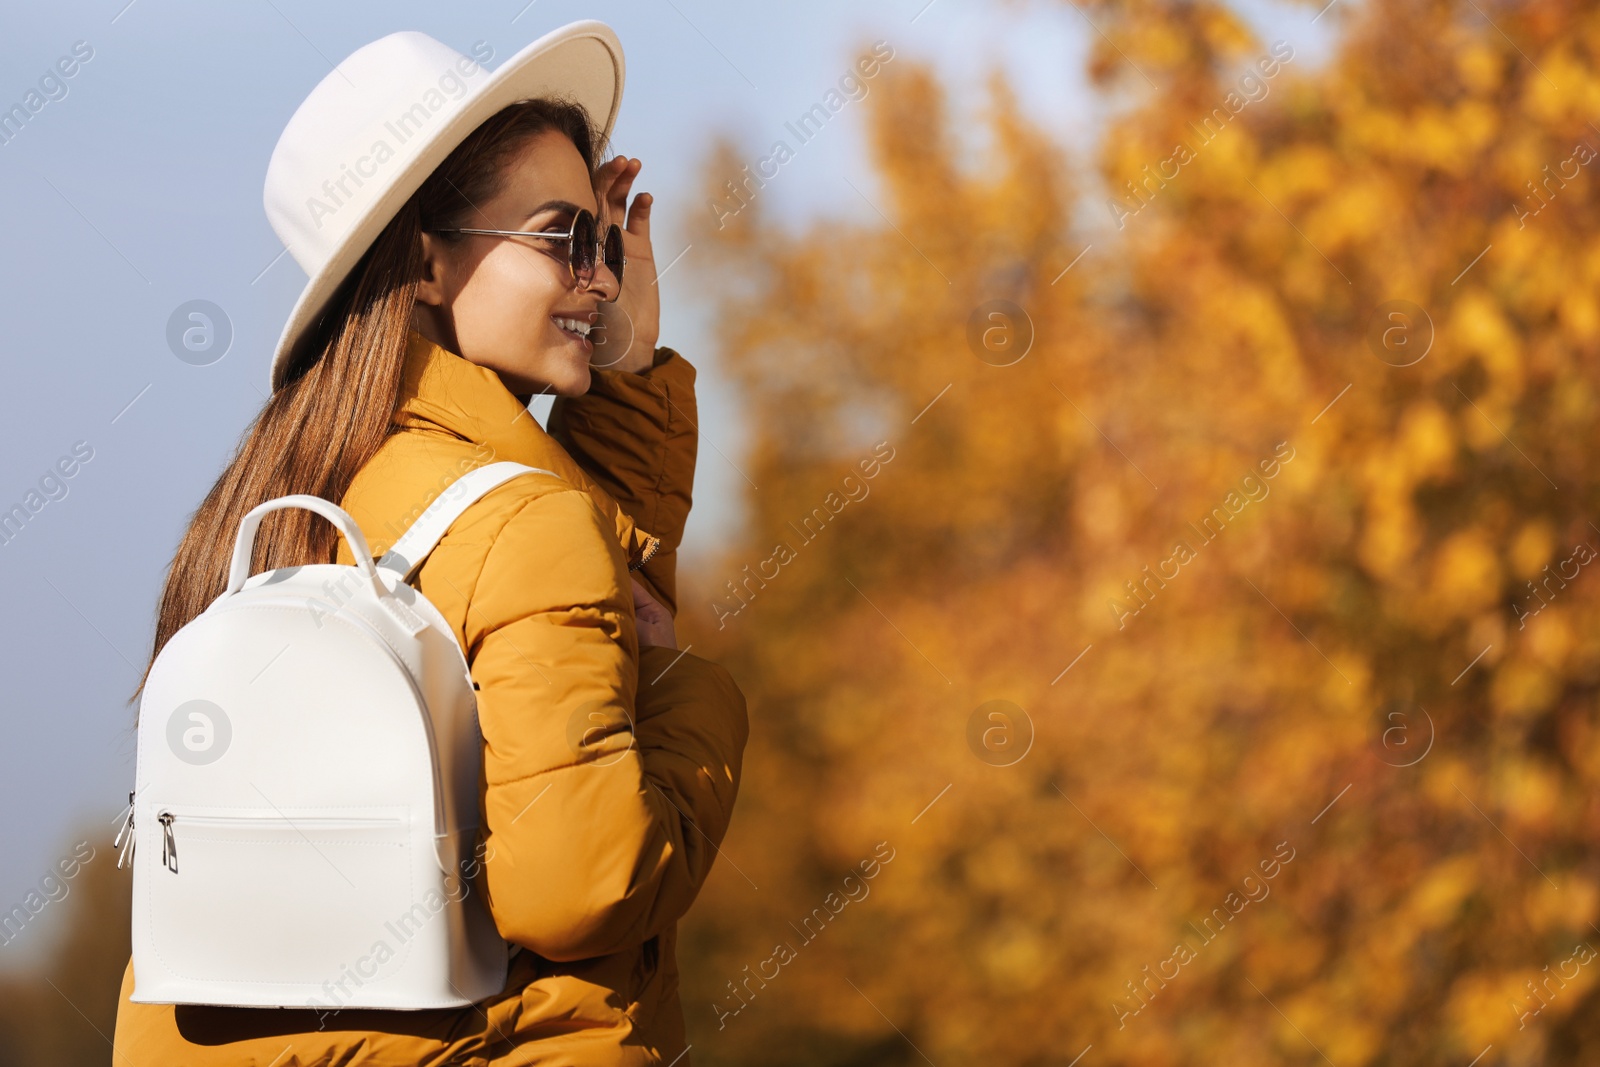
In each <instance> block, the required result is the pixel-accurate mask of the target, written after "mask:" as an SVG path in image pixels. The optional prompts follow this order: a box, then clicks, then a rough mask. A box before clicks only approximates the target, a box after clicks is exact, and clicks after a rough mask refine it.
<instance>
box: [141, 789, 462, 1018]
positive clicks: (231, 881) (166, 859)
mask: <svg viewBox="0 0 1600 1067" xmlns="http://www.w3.org/2000/svg"><path fill="white" fill-rule="evenodd" d="M155 822H156V825H155V826H154V827H153V828H152V829H153V830H154V832H155V834H156V836H158V837H159V838H160V840H158V841H152V842H149V846H150V848H151V852H152V853H153V855H151V856H150V858H149V860H148V861H147V864H148V865H147V866H146V867H145V870H147V871H149V872H150V873H149V875H148V878H149V879H150V886H149V888H150V893H149V896H148V901H149V904H150V907H149V909H148V911H147V912H146V915H147V917H148V921H149V923H150V929H149V935H150V942H151V945H152V946H153V947H154V949H155V951H156V953H157V954H158V955H159V956H160V957H161V960H162V962H163V963H164V964H165V965H166V966H167V967H168V968H169V969H170V970H171V971H172V973H173V974H175V975H178V976H180V977H183V978H186V979H189V980H191V981H214V982H226V983H229V984H238V983H257V984H262V985H281V986H285V987H287V986H299V987H301V988H302V990H325V992H324V993H318V994H315V995H316V996H319V997H322V998H323V1001H324V1002H328V1001H327V997H330V996H331V997H334V998H336V999H338V998H340V993H339V991H340V990H343V991H344V993H343V998H342V999H344V1000H348V999H350V998H351V996H353V995H354V993H355V990H356V989H358V988H359V987H360V986H361V985H363V984H365V983H367V982H371V981H376V980H380V979H382V978H383V977H385V976H386V975H388V974H390V973H391V972H393V971H394V970H395V969H396V968H397V967H398V966H399V965H400V963H401V962H402V961H403V960H404V958H405V955H406V952H407V951H408V947H409V946H408V943H409V941H410V938H411V936H412V935H413V934H414V933H415V928H416V925H417V922H418V917H417V915H416V914H414V912H415V910H416V908H415V907H414V905H416V900H415V897H416V895H417V894H416V892H415V891H414V888H413V878H412V862H411V861H412V849H411V828H410V824H409V822H408V820H407V819H406V818H404V817H403V816H401V815H399V814H394V815H370V814H361V815H344V814H326V813H318V814H301V813H297V812H282V811H278V810H274V809H270V808H269V809H230V810H228V811H227V812H226V813H223V812H220V811H217V810H215V809H211V810H205V811H201V810H188V809H183V808H170V807H168V808H162V809H160V810H159V811H157V813H156V819H155ZM416 906H417V907H421V905H416ZM431 917H432V911H431V910H430V909H427V908H423V915H422V918H423V919H426V918H431ZM408 918H409V919H410V920H411V921H410V922H407V921H406V920H407V919H408ZM307 995H308V996H310V995H312V994H309V993H308V994H307Z"/></svg>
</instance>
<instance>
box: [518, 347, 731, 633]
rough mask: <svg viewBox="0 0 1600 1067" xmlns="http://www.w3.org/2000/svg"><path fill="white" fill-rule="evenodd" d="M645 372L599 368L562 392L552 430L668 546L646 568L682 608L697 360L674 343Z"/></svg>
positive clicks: (669, 605) (673, 607)
mask: <svg viewBox="0 0 1600 1067" xmlns="http://www.w3.org/2000/svg"><path fill="white" fill-rule="evenodd" d="M654 359H655V362H654V363H653V364H652V365H651V366H650V368H649V369H648V370H646V371H644V372H643V373H640V374H634V373H632V372H630V371H616V370H595V371H592V372H591V373H590V385H589V391H588V392H587V393H585V394H584V395H583V396H578V397H557V398H556V401H555V403H554V405H552V407H551V409H550V419H549V424H550V435H551V436H552V437H554V438H555V439H556V440H557V441H558V442H559V443H560V444H561V446H562V447H563V448H565V449H566V450H567V452H568V454H570V455H571V456H572V458H573V459H574V460H576V461H577V463H578V465H579V466H581V467H582V468H583V469H584V471H585V472H586V473H587V474H588V475H589V476H590V477H592V478H593V479H594V480H595V481H596V482H598V483H599V484H600V486H601V487H602V488H603V489H605V490H606V492H608V493H610V494H611V496H612V498H613V499H614V500H616V502H617V503H618V504H619V505H620V506H621V508H622V510H623V511H624V512H626V513H627V514H628V515H629V516H631V517H632V519H633V521H634V522H636V523H638V524H639V526H640V527H641V528H642V529H644V530H646V531H648V532H650V533H652V534H654V535H655V536H656V537H658V538H660V539H661V546H660V548H658V549H657V550H656V552H655V554H654V555H653V556H651V557H650V559H648V560H647V561H645V564H644V566H643V567H641V568H640V569H639V577H641V578H642V579H644V581H645V583H646V584H647V585H648V586H649V587H650V589H651V591H652V592H653V593H654V594H655V596H656V599H657V600H659V601H661V603H662V605H663V606H664V607H665V608H666V609H667V610H668V611H670V612H672V613H673V614H674V615H676V614H677V612H678V587H677V561H678V545H679V544H681V543H682V541H683V526H684V522H685V521H686V520H687V519H688V517H689V505H690V502H691V494H692V490H693V488H694V465H695V455H696V450H697V444H698V441H699V436H700V435H699V430H698V426H699V420H700V415H699V412H698V411H697V410H696V408H695V395H694V379H695V369H694V366H693V365H692V364H690V362H689V361H688V360H686V359H684V358H683V356H681V355H679V354H678V353H677V352H676V351H674V350H673V349H670V348H666V347H658V348H657V349H656V350H655V356H654Z"/></svg>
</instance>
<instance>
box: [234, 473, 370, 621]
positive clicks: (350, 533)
mask: <svg viewBox="0 0 1600 1067" xmlns="http://www.w3.org/2000/svg"><path fill="white" fill-rule="evenodd" d="M281 508H305V509H306V510H307V511H314V512H316V513H317V514H318V515H321V516H322V517H323V518H325V519H327V520H328V521H329V522H331V523H333V524H334V526H336V527H338V529H339V532H340V533H341V534H343V535H344V539H345V541H346V542H348V543H349V545H350V551H351V553H352V554H354V556H355V558H356V567H357V568H359V569H360V571H361V573H362V575H363V576H364V577H365V578H366V579H367V580H368V581H370V582H371V583H372V589H373V592H375V593H377V594H378V596H380V597H384V596H387V594H388V592H389V591H388V589H386V588H385V587H384V585H383V582H382V580H381V579H380V578H379V577H378V568H377V565H376V564H375V563H373V561H372V552H371V550H370V549H368V548H367V538H366V536H365V535H364V534H362V532H361V527H360V526H358V525H356V520H355V519H353V518H351V517H350V513H349V512H347V511H345V510H344V509H343V508H341V507H340V506H339V505H337V504H334V503H331V502H330V501H327V500H324V499H322V498H321V497H320V496H313V495H311V494H310V493H291V494H289V495H288V496H280V497H278V498H276V499H274V500H268V501H267V502H266V503H264V504H257V505H256V506H255V507H253V508H251V509H250V510H249V511H248V512H246V513H245V516H244V518H243V519H241V520H240V522H239V534H238V536H237V537H236V538H235V539H234V542H233V563H232V565H231V566H230V567H229V568H228V588H227V591H226V592H225V593H223V596H231V595H233V594H234V593H237V592H238V591H239V589H240V588H241V587H242V586H243V585H244V583H245V579H246V578H248V577H250V558H251V555H252V553H253V552H254V550H255V545H256V529H257V528H258V527H260V525H261V520H262V518H263V517H264V516H265V515H266V514H267V513H268V512H269V511H278V510H279V509H281Z"/></svg>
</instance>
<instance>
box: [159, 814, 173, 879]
mask: <svg viewBox="0 0 1600 1067" xmlns="http://www.w3.org/2000/svg"><path fill="white" fill-rule="evenodd" d="M156 821H157V822H159V823H160V824H161V865H162V866H163V867H165V868H167V870H169V871H171V872H172V873H173V874H177V873H178V842H177V841H176V840H175V839H174V838H173V836H172V812H170V811H163V812H162V813H161V814H159V815H157V816H156Z"/></svg>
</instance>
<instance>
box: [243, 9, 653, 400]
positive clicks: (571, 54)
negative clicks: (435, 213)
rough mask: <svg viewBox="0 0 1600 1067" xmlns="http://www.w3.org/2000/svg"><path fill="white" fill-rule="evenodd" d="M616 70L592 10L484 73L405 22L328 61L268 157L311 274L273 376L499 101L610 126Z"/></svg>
mask: <svg viewBox="0 0 1600 1067" xmlns="http://www.w3.org/2000/svg"><path fill="white" fill-rule="evenodd" d="M622 81H623V62H622V42H621V41H619V40H618V39H617V35H616V33H615V32H613V31H612V29H611V27H610V26H607V25H606V24H605V23H603V22H597V21H594V20H592V19H590V20H583V21H580V22H573V23H569V24H568V25H566V26H562V27H561V28H560V29H556V30H552V31H551V32H549V33H547V34H545V35H544V36H543V37H541V38H539V39H538V40H537V41H534V42H533V43H532V44H530V45H528V46H527V47H526V48H524V49H522V51H520V52H518V53H517V54H516V55H514V56H512V57H511V58H510V59H508V60H506V61H505V62H504V63H502V64H501V65H500V66H499V67H498V68H497V69H496V70H495V71H494V72H493V73H490V72H489V71H487V70H485V69H484V68H483V67H482V66H481V65H480V64H479V63H478V62H477V60H475V59H473V58H471V57H469V56H464V55H462V54H461V53H460V52H457V51H456V50H455V49H453V48H451V47H449V46H448V45H445V44H441V43H440V42H438V41H436V40H434V39H433V38H432V37H429V36H428V35H427V34H425V33H416V32H412V31H406V32H403V33H394V34H390V35H389V36H388V37H384V38H382V39H380V40H377V41H373V42H372V43H371V44H369V45H365V46H364V47H362V48H359V49H357V50H356V51H355V52H353V53H351V54H350V56H349V57H347V58H346V59H345V60H344V62H342V63H340V64H339V65H338V66H337V67H335V68H334V70H333V71H332V72H331V73H330V74H329V75H328V76H327V77H326V78H323V79H322V81H321V82H319V83H318V84H317V87H316V88H315V89H313V90H311V95H310V96H308V97H306V99H305V102H304V103H302V104H301V105H300V107H299V109H298V110H296V111H295V113H294V116H293V117H292V118H290V119H289V124H288V125H287V126H286V127H284V130H283V134H282V136H280V137H279V138H278V144H277V147H275V148H274V149H273V150H272V161H271V162H270V163H268V164H267V182H266V190H265V194H264V197H263V199H264V201H265V204H266V208H267V218H268V220H269V221H270V222H271V223H272V228H273V230H274V231H275V232H276V233H277V235H278V238H279V239H280V240H282V241H283V243H284V245H285V246H287V247H288V249H289V252H290V254H291V255H293V256H294V258H295V261H296V262H297V263H299V264H300V266H301V268H303V269H304V270H305V272H306V274H308V275H309V276H310V278H311V280H310V282H309V283H307V285H306V288H305V292H303V293H301V294H300V299H299V300H298V301H297V302H296V303H295V306H294V310H293V311H292V312H290V313H289V321H288V322H287V323H286V324H285V325H284V328H283V335H282V336H281V337H280V338H279V339H278V347H277V350H276V351H275V352H274V353H273V356H272V388H273V389H277V388H278V386H279V384H280V383H281V382H282V380H283V374H284V371H285V370H286V369H287V367H288V364H289V355H290V353H291V352H292V351H293V350H294V348H295V346H296V344H297V343H298V342H299V341H300V340H301V339H302V338H303V337H304V336H305V335H306V333H307V332H308V331H309V330H311V329H312V327H313V326H315V324H316V322H317V320H318V319H319V318H320V317H321V315H322V314H323V312H324V311H326V309H327V307H328V303H329V301H330V300H331V299H332V298H333V295H334V292H335V291H336V290H337V289H338V288H339V284H340V283H341V282H343V281H344V280H345V278H347V277H348V276H349V274H350V272H351V270H353V269H354V268H355V265H356V263H357V262H359V261H360V259H361V257H362V255H363V254H364V253H365V252H366V251H367V249H368V248H369V247H371V245H372V242H373V241H374V240H375V239H376V238H377V236H378V234H379V233H381V232H382V231H383V228H384V227H385V226H386V225H388V223H389V220H390V219H392V218H393V217H394V214H395V212H396V211H398V210H399V209H400V206H401V205H402V204H404V203H405V202H406V200H407V198H409V197H410V196H411V194H412V193H414V192H416V191H417V189H418V188H419V187H420V186H421V185H422V183H423V181H425V180H426V179H427V177H428V175H429V174H431V173H433V171H434V168H436V167H438V165H439V164H440V163H442V162H444V159H445V157H446V156H448V155H449V154H450V153H451V151H452V150H454V149H455V147H456V146H457V145H459V144H460V143H461V142H462V141H463V140H465V139H466V137H467V135H468V134H470V133H471V132H472V131H473V130H475V129H476V128H477V127H478V126H480V125H481V124H482V123H483V122H484V121H485V120H486V119H488V118H489V117H490V116H492V115H494V114H495V112H497V111H499V110H500V109H501V108H504V107H506V106H507V105H509V104H514V103H517V102H518V101H521V100H529V99H532V98H534V97H539V96H546V95H560V96H563V97H566V98H567V99H570V100H574V101H576V102H577V103H579V104H581V105H582V106H583V107H584V109H585V110H586V111H588V113H589V117H590V119H591V121H592V122H593V123H594V124H595V126H596V127H597V128H598V129H599V131H600V134H601V136H602V137H603V138H604V137H609V136H610V134H611V130H612V127H613V126H614V125H615V123H616V120H617V109H618V107H619V106H620V105H621V103H622Z"/></svg>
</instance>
